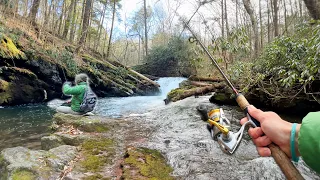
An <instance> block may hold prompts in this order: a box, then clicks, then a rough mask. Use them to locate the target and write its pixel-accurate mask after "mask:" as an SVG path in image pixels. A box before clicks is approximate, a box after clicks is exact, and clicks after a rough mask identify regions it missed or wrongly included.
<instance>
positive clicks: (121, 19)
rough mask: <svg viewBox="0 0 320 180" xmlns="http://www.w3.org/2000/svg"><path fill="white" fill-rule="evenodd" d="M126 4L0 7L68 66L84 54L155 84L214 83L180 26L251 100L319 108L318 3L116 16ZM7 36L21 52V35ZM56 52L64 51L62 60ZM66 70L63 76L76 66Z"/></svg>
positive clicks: (164, 4) (157, 6)
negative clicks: (165, 80)
mask: <svg viewBox="0 0 320 180" xmlns="http://www.w3.org/2000/svg"><path fill="white" fill-rule="evenodd" d="M126 3H128V2H125V1H119V0H118V1H117V0H114V1H111V0H110V1H108V0H105V1H104V0H48V1H47V0H34V1H29V0H3V1H1V6H0V7H1V19H2V22H4V23H3V24H4V25H5V26H7V27H10V26H11V27H14V28H13V29H15V30H16V31H19V30H17V29H20V31H21V29H23V31H24V32H29V35H30V36H31V37H32V41H34V42H36V43H38V45H37V46H41V48H42V50H40V51H47V50H49V51H52V52H55V53H57V54H59V55H61V54H63V55H62V56H70V57H69V59H73V58H74V57H76V56H77V55H79V54H80V55H81V54H86V53H87V54H91V55H93V56H95V57H97V56H99V59H101V60H102V61H109V60H110V61H113V62H119V63H121V64H123V65H124V66H128V67H133V68H134V69H136V70H137V71H139V72H141V73H144V74H149V75H154V76H160V77H165V76H184V77H189V76H192V75H193V76H202V77H210V76H219V74H218V73H217V71H216V70H215V68H214V67H213V66H211V63H210V61H209V59H208V58H207V56H206V55H205V53H204V52H203V50H202V49H201V48H200V47H199V45H198V43H197V42H196V40H195V39H194V38H193V37H192V35H191V33H190V32H188V30H187V29H186V28H185V27H184V25H183V23H182V22H181V21H180V20H181V18H182V19H184V20H186V21H187V22H188V23H189V24H190V25H191V27H192V28H194V30H195V31H196V33H197V34H198V36H199V37H200V41H202V42H203V43H204V44H205V46H206V47H207V48H208V49H209V51H210V53H211V54H212V55H213V56H214V57H215V58H216V59H217V61H218V62H219V63H220V65H221V66H222V67H223V69H224V70H225V71H226V72H228V75H229V76H230V78H231V79H232V81H234V82H235V84H236V85H237V86H238V88H239V89H241V91H242V92H243V93H247V94H248V96H249V97H252V99H253V100H257V102H263V103H265V104H268V105H270V106H275V107H277V103H278V102H280V101H282V102H283V103H282V105H281V106H285V107H292V106H295V105H297V104H298V103H300V102H301V103H302V104H308V103H309V102H310V103H311V104H312V106H318V104H319V102H320V100H319V97H318V95H319V91H318V88H319V72H318V69H319V68H318V67H319V48H320V44H319V33H320V30H319V21H318V20H319V16H320V15H319V14H320V12H319V11H320V10H319V9H320V8H319V6H320V5H319V2H317V1H316V0H304V1H301V0H267V1H262V0H259V1H258V0H257V1H249V0H243V1H241V0H230V1H229V0H219V1H218V0H210V1H207V0H205V1H190V2H184V1H180V0H175V1H150V2H149V1H148V2H147V1H146V0H144V1H142V2H138V3H137V4H135V5H136V7H135V8H134V12H126V9H122V6H124V7H126ZM10 23H12V24H10ZM5 29H6V28H3V29H2V32H6V30H5ZM10 32H11V33H12V34H13V36H14V37H13V41H14V43H17V44H19V43H20V42H19V36H21V33H19V32H14V30H10ZM56 47H66V48H65V49H67V53H66V52H65V49H61V48H60V49H59V48H56ZM50 48H51V49H50ZM53 49H56V50H53ZM69 52H70V53H71V54H70V53H69ZM3 54H4V53H3ZM72 56H73V57H72ZM13 58H14V57H13ZM58 59H59V58H58ZM74 59H77V58H74ZM58 61H68V60H62V59H60V60H58ZM71 61H72V60H71ZM65 63H66V64H67V67H68V68H67V69H69V70H70V69H77V66H79V64H77V63H76V64H74V63H72V62H65ZM163 65H165V67H166V68H159V67H162V66H163ZM94 68H96V67H93V69H94ZM263 103H262V104H263Z"/></svg>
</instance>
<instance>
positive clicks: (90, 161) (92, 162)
mask: <svg viewBox="0 0 320 180" xmlns="http://www.w3.org/2000/svg"><path fill="white" fill-rule="evenodd" d="M106 161H107V160H106V157H100V156H97V155H91V154H90V155H86V157H85V161H83V162H82V163H81V165H82V167H83V168H85V169H86V170H87V171H92V172H97V171H99V170H100V168H101V167H102V166H103V165H104V164H105V163H106Z"/></svg>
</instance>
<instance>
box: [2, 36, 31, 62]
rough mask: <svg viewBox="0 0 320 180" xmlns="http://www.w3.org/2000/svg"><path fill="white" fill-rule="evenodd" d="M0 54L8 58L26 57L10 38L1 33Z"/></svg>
mask: <svg viewBox="0 0 320 180" xmlns="http://www.w3.org/2000/svg"><path fill="white" fill-rule="evenodd" d="M0 55H1V56H2V57H3V58H10V59H15V58H16V59H19V58H22V59H25V58H26V56H25V54H24V53H23V52H22V51H20V50H19V49H18V48H17V47H16V45H14V43H13V42H12V40H11V39H10V38H9V37H7V36H5V35H3V34H0Z"/></svg>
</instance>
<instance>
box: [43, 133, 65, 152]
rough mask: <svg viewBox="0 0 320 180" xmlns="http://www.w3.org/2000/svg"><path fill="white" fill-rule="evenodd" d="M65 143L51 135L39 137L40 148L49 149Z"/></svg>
mask: <svg viewBox="0 0 320 180" xmlns="http://www.w3.org/2000/svg"><path fill="white" fill-rule="evenodd" d="M64 144H65V143H64V142H63V141H62V139H61V138H59V137H57V136H55V135H51V136H44V137H42V138H41V149H42V150H46V151H47V150H49V149H52V148H55V147H59V146H61V145H64Z"/></svg>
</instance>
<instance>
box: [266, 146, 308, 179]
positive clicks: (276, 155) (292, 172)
mask: <svg viewBox="0 0 320 180" xmlns="http://www.w3.org/2000/svg"><path fill="white" fill-rule="evenodd" d="M268 147H269V148H270V150H271V155H272V157H273V159H274V160H275V161H276V163H277V164H278V166H279V167H280V169H281V170H282V172H283V174H284V175H285V177H286V178H287V179H290V180H302V179H304V178H303V177H302V175H301V174H300V172H299V171H298V170H297V168H296V167H295V166H294V165H293V163H292V162H291V160H290V159H289V158H288V156H287V155H286V154H285V153H284V152H283V151H282V150H281V149H280V148H279V146H277V145H275V144H274V143H271V144H269V146H268Z"/></svg>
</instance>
